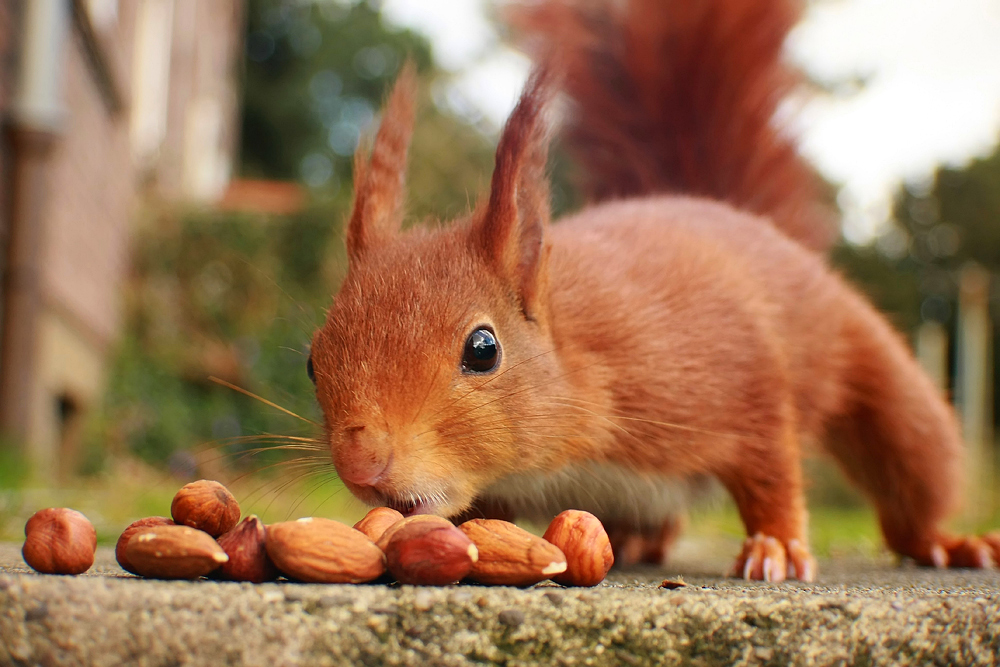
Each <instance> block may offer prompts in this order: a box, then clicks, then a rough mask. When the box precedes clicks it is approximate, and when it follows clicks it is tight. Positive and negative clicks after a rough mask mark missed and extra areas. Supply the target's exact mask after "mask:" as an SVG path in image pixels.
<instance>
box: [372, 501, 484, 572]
mask: <svg viewBox="0 0 1000 667" xmlns="http://www.w3.org/2000/svg"><path fill="white" fill-rule="evenodd" d="M383 540H384V541H385V558H386V566H387V567H388V568H389V571H390V572H391V573H392V574H393V576H394V577H396V580H397V581H399V583H401V584H423V585H428V586H444V585H447V584H454V583H457V582H458V581H461V580H462V579H464V578H465V577H466V576H467V575H468V574H469V572H470V571H471V570H472V566H473V565H474V564H475V563H476V561H477V560H479V550H478V549H477V548H476V545H475V544H473V543H472V540H470V539H469V538H468V537H467V536H466V534H465V533H463V532H462V531H460V530H459V529H458V528H456V527H455V526H454V525H453V524H452V523H451V522H450V521H448V520H447V519H442V518H441V517H436V516H428V515H418V516H412V517H410V518H408V519H403V520H402V521H400V522H399V523H397V524H396V525H394V526H392V527H391V528H389V530H387V531H386V532H385V534H384V535H383V536H382V540H379V544H382V542H383Z"/></svg>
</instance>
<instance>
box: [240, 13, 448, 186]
mask: <svg viewBox="0 0 1000 667" xmlns="http://www.w3.org/2000/svg"><path fill="white" fill-rule="evenodd" d="M246 44H247V46H246V54H247V58H246V72H245V84H244V100H243V102H244V107H243V131H242V161H243V164H242V171H243V173H245V174H249V175H256V176H264V177H267V178H279V179H291V178H299V177H300V176H303V177H304V180H306V181H307V182H309V183H310V184H311V185H314V186H316V187H321V186H324V184H326V185H327V187H331V189H333V190H336V189H337V186H338V184H339V183H340V182H347V181H348V180H349V177H350V165H351V155H352V154H353V153H354V147H355V146H356V145H357V143H358V139H359V138H360V137H361V136H362V134H363V133H364V132H365V131H366V130H367V129H368V126H369V125H370V123H371V122H372V119H373V118H374V116H375V114H376V113H377V111H378V109H379V106H380V102H381V99H382V96H383V94H384V92H385V90H386V88H387V86H388V85H389V84H390V83H391V82H392V81H393V80H394V79H395V75H396V73H397V71H398V70H399V67H400V66H401V64H402V62H403V61H404V60H405V59H406V58H411V59H412V60H413V61H414V62H415V63H416V65H417V68H418V70H419V71H421V72H428V71H430V69H431V55H430V47H429V45H428V44H427V42H426V40H424V39H423V38H422V37H420V36H418V35H416V34H414V33H412V32H409V31H398V32H396V31H390V30H388V29H386V28H385V27H384V26H383V24H382V22H381V20H380V18H379V15H378V12H376V11H375V10H374V9H372V7H371V6H370V5H369V4H367V3H363V2H362V3H358V4H354V5H353V6H345V5H343V4H341V3H336V2H323V3H320V2H297V1H295V2H293V1H290V0H251V1H250V2H249V4H248V7H247V41H246ZM324 174H327V175H328V177H327V178H323V175H324Z"/></svg>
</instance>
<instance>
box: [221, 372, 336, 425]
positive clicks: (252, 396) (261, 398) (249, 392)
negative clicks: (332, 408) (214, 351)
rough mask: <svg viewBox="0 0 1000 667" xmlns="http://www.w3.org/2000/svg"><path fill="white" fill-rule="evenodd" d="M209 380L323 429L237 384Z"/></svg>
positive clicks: (315, 423)
mask: <svg viewBox="0 0 1000 667" xmlns="http://www.w3.org/2000/svg"><path fill="white" fill-rule="evenodd" d="M208 379H209V380H210V381H211V382H214V383H215V384H219V385H222V386H223V387H227V388H229V389H232V390H233V391H238V392H239V393H241V394H243V395H244V396H249V397H250V398H253V399H256V400H258V401H260V402H261V403H263V404H264V405H267V406H269V407H272V408H274V409H275V410H280V411H281V412H284V413H285V414H286V415H288V416H290V417H295V418H296V419H300V420H302V421H304V422H305V423H307V424H312V425H313V426H315V427H317V428H322V424H319V423H318V422H314V421H313V420H311V419H306V418H305V417H303V416H302V415H297V414H295V413H294V412H292V411H291V410H289V409H288V408H283V407H281V406H280V405H278V404H277V403H274V402H272V401H269V400H267V399H266V398H264V397H262V396H258V395H257V394H255V393H253V392H252V391H249V390H247V389H244V388H243V387H238V386H236V385H235V384H233V383H231V382H226V381H225V380H223V379H221V378H217V377H215V376H214V375H210V376H209V377H208Z"/></svg>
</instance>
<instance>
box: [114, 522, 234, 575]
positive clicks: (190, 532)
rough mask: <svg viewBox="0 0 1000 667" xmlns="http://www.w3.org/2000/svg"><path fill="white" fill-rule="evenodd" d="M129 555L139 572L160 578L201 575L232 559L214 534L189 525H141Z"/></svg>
mask: <svg viewBox="0 0 1000 667" xmlns="http://www.w3.org/2000/svg"><path fill="white" fill-rule="evenodd" d="M125 557H126V558H127V559H128V562H129V564H130V565H132V568H133V569H134V570H135V572H136V574H141V575H142V576H144V577H155V578H157V579H197V578H198V577H203V576H205V575H206V574H208V573H209V572H211V571H212V570H215V569H217V568H218V567H219V566H220V565H222V564H223V563H225V562H227V561H228V560H229V556H227V555H226V552H225V551H223V550H222V547H220V546H219V543H218V542H216V541H215V540H214V539H212V536H211V535H209V534H208V533H204V532H202V531H200V530H195V529H194V528H190V527H188V526H153V527H150V528H140V529H139V530H137V531H136V532H135V534H133V535H132V537H130V538H129V541H128V544H127V545H126V546H125Z"/></svg>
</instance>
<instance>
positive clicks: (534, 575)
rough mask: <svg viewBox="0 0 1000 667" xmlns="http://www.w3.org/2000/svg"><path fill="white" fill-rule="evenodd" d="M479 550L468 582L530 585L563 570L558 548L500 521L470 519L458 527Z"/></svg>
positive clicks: (563, 565) (562, 556)
mask: <svg viewBox="0 0 1000 667" xmlns="http://www.w3.org/2000/svg"><path fill="white" fill-rule="evenodd" d="M458 529H459V530H461V531H462V532H463V533H465V534H466V535H467V536H468V537H469V539H470V540H472V542H473V544H475V545H476V548H477V549H478V550H479V560H478V561H477V562H476V563H475V564H474V565H473V566H472V571H471V572H470V573H469V579H471V580H472V581H475V582H478V583H480V584H493V585H499V586H531V585H532V584H537V583H538V582H539V581H543V580H545V579H548V578H549V577H552V576H553V575H557V574H561V573H563V572H565V571H566V556H564V555H563V552H562V551H561V550H560V549H559V547H557V546H555V545H554V544H550V543H549V542H546V541H545V540H543V539H542V538H540V537H537V536H535V535H532V534H531V533H529V532H528V531H526V530H524V529H522V528H518V527H517V526H515V525H514V524H512V523H509V522H507V521H500V520H499V519H472V520H471V521H466V522H465V523H463V524H462V525H461V526H459V527H458Z"/></svg>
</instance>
